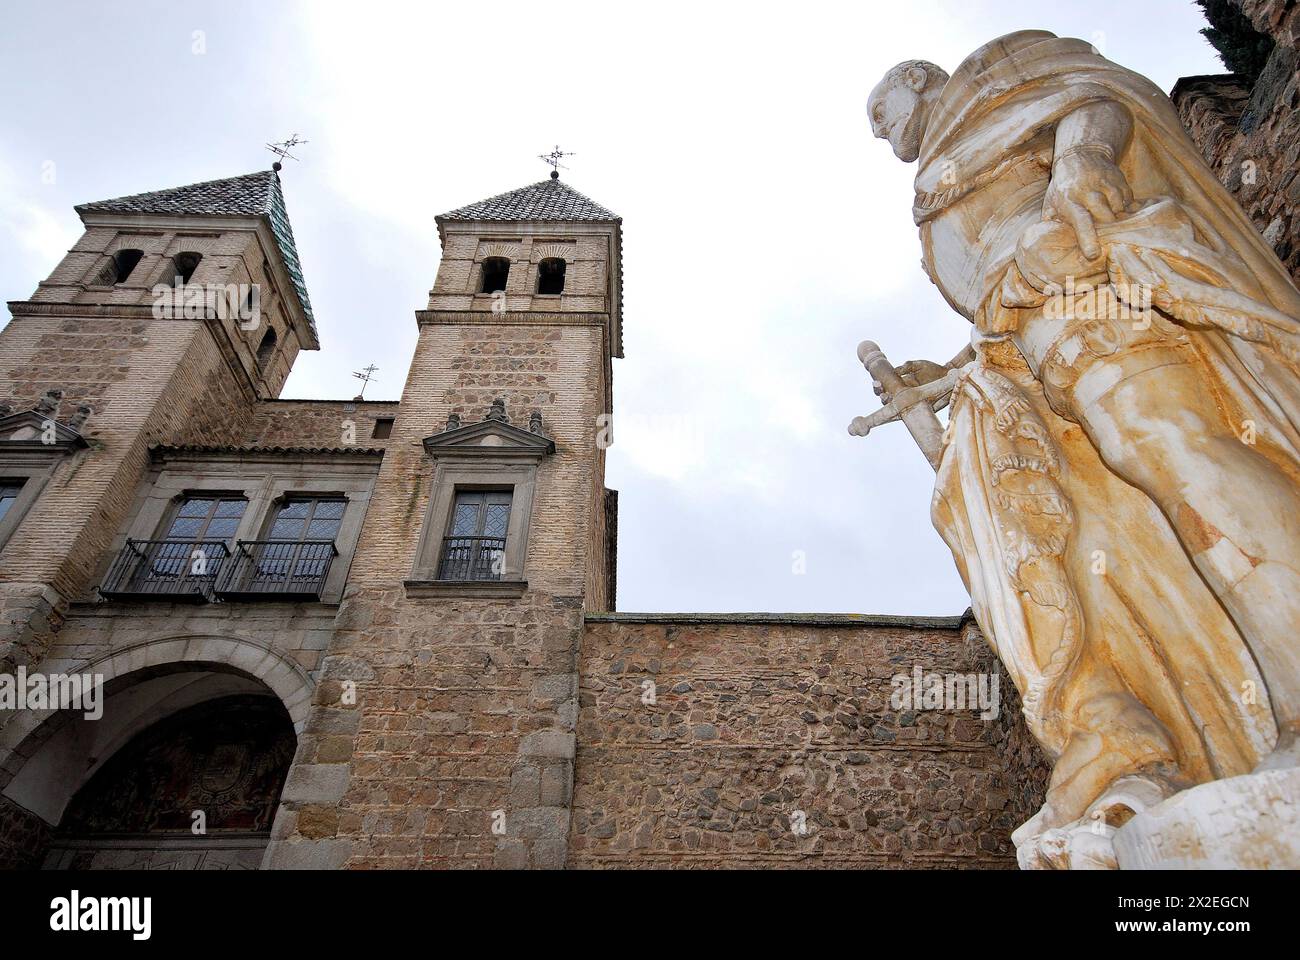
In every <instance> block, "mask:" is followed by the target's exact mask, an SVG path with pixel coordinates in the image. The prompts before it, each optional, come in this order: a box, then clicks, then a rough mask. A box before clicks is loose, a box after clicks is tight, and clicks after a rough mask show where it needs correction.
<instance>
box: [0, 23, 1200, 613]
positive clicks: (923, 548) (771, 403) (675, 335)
mask: <svg viewBox="0 0 1300 960" xmlns="http://www.w3.org/2000/svg"><path fill="white" fill-rule="evenodd" d="M1202 26H1204V20H1203V19H1202V17H1201V15H1200V12H1199V10H1198V8H1196V7H1195V6H1194V5H1193V4H1192V2H1191V0H1123V2H1116V0H1091V2H1084V0H1075V2H1046V0H1044V2H1038V3H1032V4H1031V3H1023V2H985V3H980V2H971V0H953V2H915V0H908V2H903V3H880V2H863V0H858V2H854V3H842V4H832V3H826V4H821V3H815V2H808V0H804V2H800V3H788V2H787V3H780V4H764V3H753V2H750V3H736V4H731V3H727V4H723V3H713V2H700V0H696V2H693V3H684V4H674V3H665V2H656V3H654V4H646V5H642V6H639V7H635V8H634V7H632V6H631V5H630V4H621V3H613V2H609V0H604V2H598V3H591V4H579V3H568V2H564V0H545V2H538V0H528V2H523V3H513V2H508V0H494V2H493V3H491V4H486V3H465V2H456V3H419V4H415V3H412V4H397V3H392V4H390V3H384V2H379V0H368V2H366V3H356V2H354V0H353V2H348V3H339V4H332V3H325V2H311V3H305V2H304V3H281V2H275V0H256V2H232V0H220V2H214V3H185V2H140V0H118V2H116V3H99V2H96V3H91V2H85V3H72V2H57V0H4V16H3V21H2V22H0V300H6V301H7V300H14V299H26V298H27V297H28V296H30V294H31V292H32V290H33V289H34V288H35V285H36V283H37V281H39V280H40V279H42V278H43V277H44V276H45V275H46V274H48V272H49V271H50V270H51V268H52V267H53V266H54V264H55V263H57V262H58V260H59V259H60V258H61V257H62V255H63V253H64V252H65V251H66V250H67V249H68V248H69V247H70V246H71V245H72V244H73V242H75V240H76V238H77V236H78V235H79V233H80V226H79V222H78V220H77V217H76V214H75V213H74V212H73V210H72V207H73V205H74V204H76V203H81V202H85V201H90V200H100V199H106V198H109V197H117V196H122V195H124V194H130V193H138V192H141V191H145V190H156V189H161V188H164V187H171V186H178V185H181V184H185V183H192V182H195V181H200V180H210V179H215V178H219V177H227V176H234V175H237V174H242V173H248V172H251V171H253V170H258V169H263V168H265V167H266V166H268V165H269V163H270V161H271V160H272V159H273V158H272V157H271V156H270V154H269V153H268V152H267V151H266V150H265V149H264V147H263V144H265V143H266V142H267V141H268V140H280V139H283V138H285V137H288V136H289V135H290V134H293V133H297V134H299V135H300V136H302V137H303V138H305V139H307V140H308V141H310V142H309V143H308V144H306V145H304V146H303V147H302V148H301V149H299V150H298V151H297V155H298V156H299V157H300V158H301V159H300V162H297V163H294V162H292V161H289V162H288V165H287V169H286V170H285V171H284V174H283V178H284V185H285V193H286V197H287V201H288V206H289V213H290V217H291V219H292V221H293V227H294V232H295V234H296V236H297V240H298V248H299V251H300V253H301V256H302V261H303V267H304V271H305V274H306V277H307V284H308V287H309V289H310V291H311V297H312V303H313V306H314V309H315V313H316V319H317V322H318V324H319V327H320V333H321V343H322V349H321V351H320V352H318V353H304V354H302V355H301V356H300V358H299V360H298V362H297V367H296V369H295V370H294V373H293V375H292V377H291V378H290V380H289V383H288V386H287V387H286V389H285V392H284V396H286V397H336V398H337V397H350V396H353V395H354V394H355V393H356V387H357V382H356V381H355V380H353V379H352V378H351V376H350V373H351V371H352V370H355V369H357V368H359V367H360V366H362V365H364V364H365V363H367V362H370V363H374V364H376V365H377V366H378V367H379V373H378V377H379V379H378V381H377V383H375V384H374V385H373V386H371V387H370V388H369V389H368V391H367V395H368V396H369V397H371V398H374V399H396V398H397V397H399V396H400V394H401V390H402V385H403V382H404V380H405V376H406V369H407V365H408V363H409V361H410V357H411V354H412V351H413V349H414V345H415V339H416V326H415V320H414V316H413V311H414V310H416V309H419V308H422V307H423V306H424V305H425V302H426V299H427V296H428V290H429V287H430V286H431V285H432V282H433V278H434V274H435V272H436V268H437V261H438V255H439V249H438V240H437V233H436V230H435V227H434V222H433V217H434V215H435V214H437V213H441V212H443V211H446V210H450V209H453V208H455V207H458V206H461V205H463V204H466V203H469V202H472V201H474V200H479V199H481V198H483V197H487V196H491V195H493V194H497V193H501V192H503V191H506V190H510V189H513V188H515V187H519V186H523V185H524V184H527V183H530V182H533V181H537V180H541V179H543V178H544V177H545V176H546V174H547V172H548V170H547V168H546V167H545V166H544V165H543V164H542V163H541V162H540V161H539V160H537V159H536V155H537V154H539V153H543V152H546V151H548V150H550V149H551V148H552V147H553V146H555V145H556V144H557V143H558V144H559V145H561V146H562V147H563V148H564V149H565V150H572V151H576V156H574V157H573V158H571V160H569V161H568V164H569V168H570V169H568V170H567V171H564V172H563V176H564V179H565V180H566V182H568V183H570V184H571V185H572V186H574V187H575V188H576V189H578V190H580V191H581V192H583V193H585V194H587V195H588V196H590V197H592V198H593V199H594V200H596V201H598V202H599V203H601V204H603V205H605V206H607V207H609V208H610V209H612V210H614V211H615V212H616V213H618V214H620V215H621V216H622V217H623V218H624V258H625V283H626V288H625V292H626V300H625V303H626V308H625V317H624V330H625V341H626V352H627V357H626V359H624V360H620V361H616V362H615V367H614V383H615V389H614V398H615V407H614V409H615V417H616V423H615V430H616V434H617V442H616V444H615V446H614V448H613V449H612V450H611V451H610V457H609V464H608V475H607V484H608V485H609V486H610V487H613V488H615V489H617V490H619V492H620V518H619V583H618V586H619V607H620V608H621V609H623V610H641V611H789V612H852V613H902V614H906V613H911V614H956V613H960V612H961V611H962V610H964V609H965V608H966V606H967V605H968V599H967V596H966V593H965V591H964V589H963V588H962V585H961V582H960V580H959V579H958V577H957V574H956V571H955V569H954V567H953V563H952V558H951V556H950V554H949V553H948V550H947V548H946V547H945V546H944V545H943V543H942V541H941V540H940V539H939V536H938V534H937V533H935V531H934V529H933V528H932V527H931V525H930V519H929V502H930V493H931V489H932V487H933V474H932V472H931V470H930V468H929V467H928V466H927V465H926V464H925V461H924V460H923V459H922V457H921V454H920V452H919V451H918V450H917V449H916V448H915V446H914V445H913V444H912V442H911V440H910V439H909V437H908V436H907V433H906V431H905V429H904V428H903V427H902V425H901V424H892V425H890V426H888V427H886V428H883V429H882V430H881V431H880V432H879V433H877V434H873V435H872V436H871V437H868V438H866V439H854V438H851V437H849V436H848V435H847V433H846V431H845V427H846V425H847V423H848V421H849V420H850V419H851V418H852V417H853V416H855V415H857V414H863V413H867V412H868V411H870V410H872V409H874V408H876V407H877V406H878V404H879V402H878V401H877V400H876V398H875V397H874V396H873V395H872V393H871V389H870V383H869V381H868V380H867V378H866V375H865V374H864V373H863V371H862V369H861V367H860V366H859V365H858V363H857V360H856V359H855V356H854V350H855V347H856V345H857V343H858V342H859V341H860V340H862V339H864V338H871V339H875V340H878V341H879V342H880V344H881V345H882V346H883V348H884V349H885V351H886V353H888V354H889V356H890V357H891V359H893V360H894V361H895V362H896V363H901V362H902V361H903V360H906V359H910V358H914V357H927V358H931V359H935V360H941V361H942V360H947V359H948V358H950V357H951V356H952V355H953V354H954V353H956V352H957V350H958V349H959V348H960V347H961V345H962V344H963V343H964V342H965V340H966V338H967V337H968V335H969V333H968V329H967V324H966V322H965V321H964V320H962V319H961V318H960V317H958V316H956V315H955V314H953V313H951V312H950V311H949V309H948V308H947V307H946V305H945V304H944V303H943V301H942V300H941V298H940V297H939V295H938V293H937V292H936V291H935V290H934V288H933V287H932V286H931V285H930V283H929V282H928V280H926V278H925V277H924V275H923V273H922V272H921V269H920V265H919V263H920V247H919V242H918V239H917V236H916V231H915V228H914V227H913V225H912V222H911V217H910V206H911V178H912V176H913V168H912V167H910V166H905V165H904V164H902V163H900V162H899V161H897V160H896V159H895V158H894V156H893V154H892V153H890V151H889V148H888V146H887V145H886V144H885V143H884V142H883V141H878V140H873V139H871V136H870V132H869V130H868V126H867V121H866V114H865V111H864V104H865V99H866V94H867V92H868V91H869V90H870V89H871V87H872V86H873V85H874V84H875V82H876V81H877V80H878V79H879V78H880V76H881V75H882V74H883V72H884V71H885V70H886V69H887V68H888V67H889V66H891V65H892V64H894V63H896V62H897V61H899V60H903V59H908V58H912V57H918V58H924V59H928V60H933V61H935V62H937V63H939V64H940V65H942V66H944V67H945V68H946V69H948V70H952V69H953V68H954V67H955V66H956V65H957V64H958V63H959V62H960V61H961V59H962V58H963V57H965V56H966V55H967V54H968V53H970V52H971V51H972V50H974V49H975V48H976V47H977V46H979V45H980V44H981V43H983V42H985V41H987V40H990V39H992V38H994V37H997V36H999V35H1001V34H1004V33H1007V32H1010V31H1012V30H1017V29H1025V28H1044V29H1048V30H1052V31H1054V32H1056V33H1058V34H1061V35H1068V36H1076V37H1082V38H1084V39H1087V40H1090V41H1091V42H1093V43H1094V44H1096V45H1097V46H1098V47H1099V48H1101V50H1102V51H1103V52H1104V53H1105V54H1106V55H1107V56H1109V57H1111V58H1112V59H1114V60H1117V61H1118V62H1120V63H1122V64H1124V65H1125V66H1128V67H1131V68H1133V69H1136V70H1138V71H1139V72H1141V73H1144V74H1146V75H1147V76H1149V77H1151V78H1152V79H1153V80H1154V81H1155V82H1156V83H1157V84H1159V85H1160V86H1161V87H1162V88H1164V89H1165V90H1169V89H1170V88H1171V87H1172V85H1173V83H1174V81H1175V80H1177V78H1178V77H1180V76H1185V75H1190V74H1204V73H1221V72H1224V68H1223V67H1222V65H1221V64H1220V63H1219V61H1218V60H1217V58H1216V57H1215V55H1214V52H1213V50H1212V49H1211V48H1210V47H1209V45H1208V44H1207V43H1206V42H1205V40H1204V39H1203V38H1202V37H1201V36H1200V35H1199V34H1198V33H1197V31H1198V29H1199V28H1200V27H1202ZM7 319H8V318H7V312H6V316H5V320H6V321H7ZM801 558H802V563H800V559H801ZM801 569H802V571H803V572H798V571H800V570H801Z"/></svg>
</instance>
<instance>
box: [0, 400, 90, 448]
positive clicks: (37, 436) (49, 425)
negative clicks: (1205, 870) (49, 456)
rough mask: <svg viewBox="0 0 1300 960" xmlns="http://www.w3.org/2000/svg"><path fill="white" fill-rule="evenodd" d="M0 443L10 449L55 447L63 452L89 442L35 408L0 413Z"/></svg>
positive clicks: (83, 445)
mask: <svg viewBox="0 0 1300 960" xmlns="http://www.w3.org/2000/svg"><path fill="white" fill-rule="evenodd" d="M0 444H2V445H3V446H4V448H6V449H10V450H13V449H22V450H26V449H31V450H47V451H55V450H59V451H62V452H64V453H70V452H72V451H73V450H79V449H81V448H83V447H86V446H89V444H87V443H86V439H85V437H83V436H82V435H81V434H80V433H78V432H77V431H76V430H74V429H73V428H72V427H70V426H68V425H67V424H66V423H60V422H59V421H57V420H54V419H52V418H51V417H50V416H48V415H46V414H42V413H38V412H37V411H35V410H26V411H23V412H22V413H11V414H9V415H8V416H6V417H0Z"/></svg>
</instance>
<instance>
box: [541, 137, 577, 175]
mask: <svg viewBox="0 0 1300 960" xmlns="http://www.w3.org/2000/svg"><path fill="white" fill-rule="evenodd" d="M573 155H574V154H573V151H571V150H570V151H568V152H565V151H564V150H561V149H560V145H559V144H558V143H557V144H556V145H555V149H554V150H552V151H551V152H550V153H539V154H538V155H537V159H538V160H540V161H542V163H549V164H550V165H551V179H552V180H558V179H559V178H560V170H561V169H564V170H568V169H569V168H568V167H566V166H564V164H562V163H560V160H561V159H562V158H563V157H572V156H573Z"/></svg>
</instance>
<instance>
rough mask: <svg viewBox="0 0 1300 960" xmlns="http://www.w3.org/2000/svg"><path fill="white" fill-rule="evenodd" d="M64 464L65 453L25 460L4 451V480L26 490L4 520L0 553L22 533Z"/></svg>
mask: <svg viewBox="0 0 1300 960" xmlns="http://www.w3.org/2000/svg"><path fill="white" fill-rule="evenodd" d="M62 460H63V454H62V451H60V452H59V453H58V454H53V453H51V454H50V455H46V456H41V455H39V454H37V455H35V456H25V457H23V456H14V455H12V454H11V453H9V452H8V451H3V450H0V480H4V481H10V482H15V481H22V486H23V488H22V491H21V492H20V493H19V494H18V496H17V497H15V498H14V502H13V504H12V505H11V506H10V507H9V512H8V513H6V514H5V515H4V519H3V520H0V550H3V549H4V548H5V545H6V544H7V543H8V542H9V539H10V538H11V537H12V536H13V535H14V532H15V531H16V530H17V529H18V525H19V524H20V523H22V522H23V518H24V517H26V516H27V514H28V513H29V512H30V511H31V509H32V507H33V506H34V505H35V503H36V501H37V499H39V497H40V495H41V491H42V490H43V489H45V485H46V484H47V483H49V482H50V478H51V477H53V476H54V471H55V470H57V469H58V466H59V464H60V463H61V462H62Z"/></svg>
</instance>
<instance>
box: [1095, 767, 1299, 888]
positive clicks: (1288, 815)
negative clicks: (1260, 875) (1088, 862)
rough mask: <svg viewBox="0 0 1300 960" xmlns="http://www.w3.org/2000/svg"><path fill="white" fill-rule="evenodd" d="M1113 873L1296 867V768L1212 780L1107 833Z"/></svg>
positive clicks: (1297, 842)
mask: <svg viewBox="0 0 1300 960" xmlns="http://www.w3.org/2000/svg"><path fill="white" fill-rule="evenodd" d="M1114 843H1115V854H1116V858H1117V859H1118V861H1119V866H1120V869H1121V870H1159V869H1166V870H1213V869H1247V870H1263V869H1291V870H1295V869H1300V769H1290V770H1269V771H1266V772H1263V773H1251V774H1247V775H1246V776H1243V777H1230V778H1228V779H1226V780H1213V781H1211V782H1210V783H1203V784H1201V785H1200V786H1197V787H1192V788H1191V789H1190V790H1184V791H1183V792H1182V793H1178V794H1175V795H1174V796H1172V797H1170V798H1169V799H1168V800H1165V801H1162V802H1161V803H1158V804H1156V805H1155V806H1153V807H1149V808H1148V809H1146V810H1144V811H1142V812H1141V813H1139V814H1137V815H1136V816H1135V817H1133V819H1131V820H1129V822H1128V823H1126V824H1124V826H1122V827H1120V828H1119V830H1118V831H1116V833H1115V838H1114Z"/></svg>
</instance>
